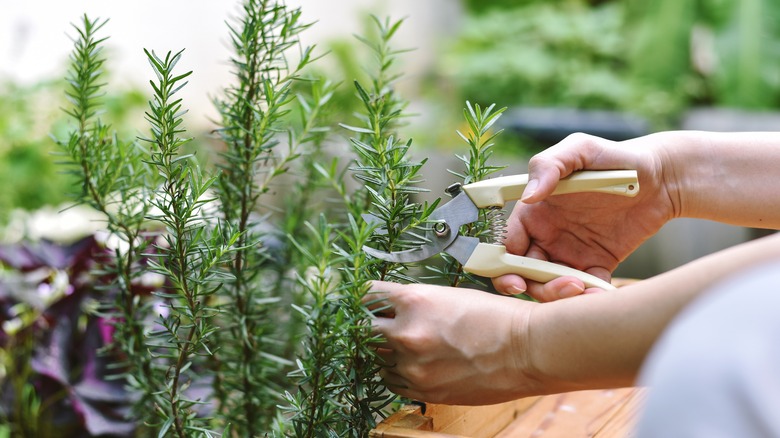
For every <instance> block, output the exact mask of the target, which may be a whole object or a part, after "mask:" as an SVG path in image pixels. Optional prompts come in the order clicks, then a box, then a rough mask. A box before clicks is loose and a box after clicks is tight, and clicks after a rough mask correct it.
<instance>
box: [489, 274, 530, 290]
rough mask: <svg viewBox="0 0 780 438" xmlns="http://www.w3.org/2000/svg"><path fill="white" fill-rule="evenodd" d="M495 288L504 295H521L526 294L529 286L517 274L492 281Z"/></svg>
mask: <svg viewBox="0 0 780 438" xmlns="http://www.w3.org/2000/svg"><path fill="white" fill-rule="evenodd" d="M492 281H493V287H494V288H495V289H496V290H497V291H498V292H499V293H501V294H504V295H520V294H522V293H525V291H526V289H527V288H528V286H527V285H526V282H525V279H524V278H523V277H521V276H519V275H516V274H507V275H502V276H500V277H496V278H493V279H492Z"/></svg>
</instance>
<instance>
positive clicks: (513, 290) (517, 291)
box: [509, 284, 525, 295]
mask: <svg viewBox="0 0 780 438" xmlns="http://www.w3.org/2000/svg"><path fill="white" fill-rule="evenodd" d="M524 293H525V289H523V288H521V287H520V286H517V285H514V284H513V285H511V286H509V294H510V295H520V294H524Z"/></svg>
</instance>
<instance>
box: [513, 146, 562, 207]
mask: <svg viewBox="0 0 780 438" xmlns="http://www.w3.org/2000/svg"><path fill="white" fill-rule="evenodd" d="M565 176H566V175H561V169H560V167H559V166H557V165H556V164H555V163H554V162H553V161H551V160H548V159H544V158H542V157H539V156H536V157H534V158H532V159H531V161H530V162H529V163H528V184H527V185H526V186H525V190H524V191H523V196H522V197H521V198H520V201H522V202H523V203H526V204H533V203H535V202H539V201H541V200H543V199H544V198H546V197H547V196H549V195H550V194H551V193H552V192H553V191H554V190H555V186H556V185H558V181H559V180H560V179H561V178H562V177H565Z"/></svg>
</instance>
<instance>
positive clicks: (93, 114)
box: [58, 15, 159, 422]
mask: <svg viewBox="0 0 780 438" xmlns="http://www.w3.org/2000/svg"><path fill="white" fill-rule="evenodd" d="M106 22H107V20H102V21H101V20H100V19H95V20H91V19H89V17H87V16H86V15H84V16H83V17H82V20H81V23H80V26H76V25H74V26H73V27H74V29H75V30H76V32H77V37H75V38H73V43H74V45H73V51H72V53H71V55H70V66H69V69H68V72H67V83H68V88H67V90H66V94H67V98H68V101H69V102H70V106H69V107H67V108H66V109H65V112H66V113H67V114H68V116H70V118H71V119H72V120H73V122H74V125H75V126H74V128H73V130H72V131H71V133H70V135H69V136H68V138H67V139H65V140H59V141H58V143H59V144H60V145H61V146H62V147H63V148H64V150H65V152H66V154H65V157H66V158H65V160H64V164H66V165H67V166H68V168H69V169H70V170H69V171H70V172H71V173H73V174H74V175H76V177H77V178H78V180H79V181H81V191H80V192H79V193H76V194H75V197H76V202H78V203H84V204H87V205H89V206H91V207H93V208H94V209H96V210H97V211H100V212H102V213H103V214H104V215H105V218H106V228H107V230H108V232H109V235H110V236H111V237H113V238H115V239H116V240H118V241H119V242H120V243H119V244H117V245H114V249H113V252H112V254H111V256H109V257H106V258H104V259H102V260H100V261H101V265H100V267H99V268H98V269H99V272H98V274H100V275H99V276H98V278H102V279H108V280H110V281H109V282H108V283H106V284H104V285H103V287H105V289H106V290H108V291H112V290H114V291H116V300H115V301H114V302H112V303H106V304H107V307H106V309H105V311H106V313H107V317H108V318H109V319H110V320H112V321H114V322H115V326H116V336H115V337H114V340H115V345H114V346H113V348H116V349H118V350H119V351H120V352H121V353H122V356H123V357H125V358H126V359H125V360H126V362H124V363H120V364H117V369H119V370H122V373H123V374H122V375H121V376H118V377H124V378H125V380H126V381H127V383H128V384H129V385H130V386H131V387H132V389H133V390H134V391H136V392H138V393H139V398H138V401H137V403H136V409H135V414H136V415H137V417H138V418H139V419H140V421H141V422H147V421H149V420H151V419H152V418H154V415H153V412H152V409H151V408H150V407H149V406H150V404H149V401H150V399H151V396H152V394H153V393H154V392H155V391H157V390H158V388H159V386H158V383H157V382H156V381H155V377H154V376H153V375H152V371H151V357H150V355H148V354H147V351H146V347H145V334H144V330H145V329H144V327H143V321H144V320H145V314H146V313H147V312H148V307H147V306H146V304H145V303H144V302H142V301H141V300H139V297H138V296H137V295H136V294H135V293H134V291H133V287H134V286H133V285H134V283H135V282H136V281H137V279H138V277H139V276H140V275H141V273H142V270H141V267H140V265H139V263H140V260H141V258H142V253H143V251H145V249H146V247H147V239H145V238H144V236H143V231H144V220H145V217H146V215H147V214H148V211H149V208H150V205H149V203H148V202H146V200H147V199H149V197H150V193H149V189H148V187H149V185H150V184H151V179H152V177H153V174H152V173H151V171H150V168H149V165H148V163H147V162H146V161H145V157H146V154H145V151H144V150H143V148H141V147H140V145H139V144H138V143H136V142H134V141H121V140H120V139H118V138H117V135H116V134H115V133H114V132H113V131H112V130H111V127H110V126H107V125H105V124H103V123H102V122H101V121H100V118H99V115H100V113H101V111H102V101H101V98H102V96H103V95H104V91H103V89H104V86H105V84H104V83H103V82H102V81H103V70H102V67H103V64H104V62H105V59H104V58H103V55H102V53H103V47H102V46H103V42H104V41H105V39H106V38H98V37H97V33H98V31H100V30H101V29H102V27H103V26H104V25H105V24H106Z"/></svg>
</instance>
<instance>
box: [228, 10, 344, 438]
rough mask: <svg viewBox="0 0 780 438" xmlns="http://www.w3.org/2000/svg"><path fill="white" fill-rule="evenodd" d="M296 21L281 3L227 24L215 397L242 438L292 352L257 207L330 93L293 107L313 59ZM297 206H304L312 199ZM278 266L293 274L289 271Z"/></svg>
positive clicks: (274, 395) (268, 401)
mask: <svg viewBox="0 0 780 438" xmlns="http://www.w3.org/2000/svg"><path fill="white" fill-rule="evenodd" d="M300 18H301V11H300V9H299V8H298V9H291V8H288V7H286V6H285V5H284V3H283V2H280V1H268V0H247V1H245V2H244V5H243V15H242V17H240V18H239V19H238V21H237V23H236V24H234V25H229V27H230V35H231V41H232V45H233V50H234V57H233V59H232V65H233V69H234V75H235V79H236V83H235V85H233V86H231V87H229V88H227V89H226V90H225V92H224V97H223V98H222V99H220V100H217V101H216V102H215V103H216V106H217V108H218V110H219V112H220V114H221V122H220V123H221V127H220V128H219V129H218V130H217V132H218V133H219V135H220V137H221V139H222V141H223V142H224V143H225V146H226V150H225V151H224V152H223V153H222V164H221V165H220V167H221V169H222V176H221V177H220V179H219V183H218V193H219V198H220V201H221V205H222V207H221V210H222V215H223V218H224V221H225V223H227V224H229V227H230V228H231V229H235V230H236V231H238V233H239V238H238V241H237V242H236V254H235V258H234V259H233V261H232V262H231V263H230V266H229V270H230V272H231V274H232V275H233V277H234V278H235V281H234V282H232V283H231V284H229V285H228V287H226V288H225V289H224V291H223V293H222V295H223V296H224V300H223V301H224V303H225V304H224V305H223V307H222V311H223V315H224V316H225V319H226V322H225V329H226V330H223V331H222V332H221V334H220V345H221V349H220V351H219V352H218V367H219V368H218V370H217V376H218V380H217V382H216V385H217V386H216V389H217V397H218V399H219V400H218V401H219V404H220V412H221V414H222V415H224V416H225V418H226V420H227V421H228V422H230V423H231V424H232V425H233V427H234V428H235V429H236V430H237V431H239V433H240V434H241V435H244V436H256V435H258V434H260V433H261V432H263V431H264V430H266V429H267V427H268V426H269V419H272V418H273V417H274V415H273V413H274V411H275V407H276V404H277V403H278V401H279V400H278V397H279V394H280V393H281V392H282V391H281V389H282V387H281V386H280V385H281V384H282V383H284V366H286V365H288V364H290V362H288V361H287V360H285V359H283V358H282V357H281V356H282V355H283V354H284V353H289V351H285V349H284V347H283V345H284V343H283V342H280V341H281V340H280V339H279V338H280V337H282V336H284V335H283V334H282V333H281V330H280V325H281V324H280V317H279V314H280V312H282V310H281V309H280V308H279V306H278V304H279V301H280V295H282V291H283V290H286V288H282V287H279V286H281V284H280V283H279V282H280V281H282V280H281V279H282V278H283V276H282V275H277V278H278V280H277V281H269V278H268V277H269V276H268V275H262V274H269V273H271V269H270V268H269V263H270V262H271V260H269V259H270V253H271V252H270V250H269V248H267V247H265V246H264V244H263V241H264V237H265V235H264V233H263V232H261V231H260V230H261V228H262V225H263V224H262V223H261V221H262V220H264V219H266V218H267V217H268V216H269V215H270V213H271V211H270V210H269V208H268V207H266V206H265V205H263V204H262V203H261V202H260V201H261V197H262V196H263V195H265V194H266V193H268V192H269V191H271V190H272V188H273V187H274V184H275V181H276V179H277V177H279V176H281V175H282V174H284V173H286V172H288V170H289V169H290V167H291V165H292V164H293V162H294V161H295V160H297V159H298V158H299V157H300V154H301V152H302V145H303V144H305V143H308V142H313V141H314V142H316V141H318V139H319V138H320V137H321V136H320V135H319V132H320V130H319V128H318V114H319V112H320V109H321V108H322V106H323V105H325V104H326V103H327V101H328V100H329V94H330V91H329V89H330V88H331V86H329V85H322V84H321V83H319V82H316V81H315V82H314V84H315V85H314V92H313V93H312V96H313V97H311V98H310V99H308V100H307V99H305V98H298V99H296V93H295V92H294V85H295V84H296V82H299V81H300V80H302V79H303V76H302V71H303V69H304V68H305V67H306V66H308V65H309V64H310V63H311V62H313V61H315V60H316V57H314V56H313V53H314V52H313V49H314V48H313V47H307V48H304V49H302V50H300V51H299V52H297V53H295V54H294V56H293V55H291V54H290V52H291V51H292V50H293V49H298V48H299V47H300V44H299V40H298V37H299V34H300V33H301V32H303V31H304V30H306V29H307V28H308V27H309V24H305V23H303V22H301V19H300ZM293 59H294V60H293ZM295 106H298V107H299V108H300V111H299V112H298V114H299V115H300V117H301V123H300V125H299V129H298V130H296V129H294V127H293V126H294V124H293V123H291V122H290V117H291V116H292V114H291V111H292V109H293V108H294V107H295ZM283 134H286V135H283ZM299 193H300V192H299ZM296 201H297V202H299V205H303V203H304V202H305V201H306V200H305V199H301V200H296ZM296 214H304V212H303V211H300V210H299V211H297V212H296ZM301 222H302V221H301ZM301 222H299V224H300V223H301ZM282 258H284V256H282ZM277 267H278V270H286V269H288V268H287V267H286V266H284V264H283V263H280V264H279V265H278V266H277Z"/></svg>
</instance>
